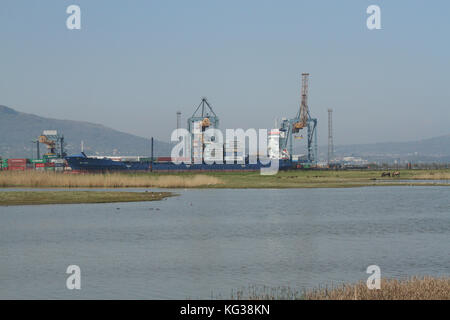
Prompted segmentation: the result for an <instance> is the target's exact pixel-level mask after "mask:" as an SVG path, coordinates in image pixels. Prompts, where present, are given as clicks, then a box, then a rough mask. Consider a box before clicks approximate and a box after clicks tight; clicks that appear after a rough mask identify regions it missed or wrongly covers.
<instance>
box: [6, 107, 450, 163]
mask: <svg viewBox="0 0 450 320" xmlns="http://www.w3.org/2000/svg"><path fill="white" fill-rule="evenodd" d="M43 130H58V132H60V133H62V134H64V137H65V142H66V147H65V149H66V151H67V153H68V154H74V153H79V152H80V149H81V148H80V144H81V141H83V142H84V151H85V152H86V153H87V154H88V155H120V156H131V155H134V156H136V155H139V156H149V155H150V139H148V138H143V137H139V136H135V135H132V134H129V133H125V132H121V131H118V130H114V129H112V128H108V127H105V126H103V125H101V124H95V123H90V122H85V121H72V120H58V119H52V118H45V117H41V116H38V115H34V114H28V113H23V112H19V111H16V110H14V109H12V108H9V107H6V106H0V137H1V139H0V157H3V158H22V157H27V158H30V157H35V154H36V146H35V145H34V144H33V143H32V140H36V139H37V137H38V136H39V135H40V134H41V133H42V131H43ZM41 148H44V146H42V147H41ZM41 150H42V149H41ZM43 151H44V150H42V151H41V154H42V153H43ZM170 152H171V144H169V143H167V142H164V141H159V140H155V141H154V155H155V156H168V155H170ZM334 154H335V156H336V157H337V158H342V157H344V156H353V157H361V158H363V159H366V160H369V161H375V162H393V161H411V162H450V134H449V135H444V136H440V137H435V138H430V139H424V140H420V141H410V142H387V143H373V144H354V145H337V146H335V150H334ZM319 158H320V159H321V160H326V159H327V146H321V147H320V148H319Z"/></svg>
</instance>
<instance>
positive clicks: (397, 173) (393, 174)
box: [392, 171, 400, 177]
mask: <svg viewBox="0 0 450 320" xmlns="http://www.w3.org/2000/svg"><path fill="white" fill-rule="evenodd" d="M392 176H393V177H400V171H395V172H393V173H392Z"/></svg>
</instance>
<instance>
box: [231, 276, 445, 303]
mask: <svg viewBox="0 0 450 320" xmlns="http://www.w3.org/2000/svg"><path fill="white" fill-rule="evenodd" d="M231 298H232V299H237V300H450V278H433V277H423V278H420V277H412V278H409V279H406V280H395V279H382V280H381V289H380V290H369V289H368V288H367V285H366V283H365V282H359V283H356V284H345V285H341V286H337V287H332V288H319V289H314V290H309V291H308V290H307V291H303V292H300V291H297V290H294V289H292V288H289V287H278V288H271V287H256V286H253V287H249V288H247V289H241V290H237V291H234V292H232V294H231Z"/></svg>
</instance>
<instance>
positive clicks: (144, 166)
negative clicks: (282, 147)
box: [66, 152, 291, 172]
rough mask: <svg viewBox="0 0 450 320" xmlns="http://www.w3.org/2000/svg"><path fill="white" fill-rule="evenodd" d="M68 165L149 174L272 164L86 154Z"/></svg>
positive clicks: (256, 167) (288, 164)
mask: <svg viewBox="0 0 450 320" xmlns="http://www.w3.org/2000/svg"><path fill="white" fill-rule="evenodd" d="M66 161H67V165H68V166H69V167H70V168H71V169H72V171H73V172H117V171H128V172H134V171H149V172H172V171H175V172H187V171H257V170H260V169H261V168H267V167H270V164H263V163H261V162H260V161H258V162H257V163H254V164H252V163H248V159H247V161H245V163H223V164H220V163H214V164H206V163H201V164H195V163H193V164H187V163H181V164H176V163H174V162H172V159H171V158H170V157H159V158H155V159H151V158H140V157H136V158H133V159H131V158H128V159H127V158H118V157H88V156H87V155H86V154H85V153H84V152H82V153H80V154H77V155H72V156H67V157H66ZM278 161H279V169H280V170H283V169H288V168H290V167H291V162H290V161H288V160H278Z"/></svg>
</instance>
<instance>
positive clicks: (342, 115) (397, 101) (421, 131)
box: [0, 0, 450, 145]
mask: <svg viewBox="0 0 450 320" xmlns="http://www.w3.org/2000/svg"><path fill="white" fill-rule="evenodd" d="M72 4H75V5H78V6H80V8H81V29H80V30H69V29H67V27H66V19H67V17H68V16H69V15H68V14H67V13H66V8H67V7H68V6H69V5H72ZM372 4H376V5H378V6H379V7H380V8H381V27H382V29H381V30H369V29H368V28H367V26H366V19H367V18H368V16H369V15H368V14H367V13H366V9H367V7H368V6H369V5H372ZM449 12H450V2H449V1H445V0H442V1H439V0H435V1H414V0H409V1H408V0H397V1H386V0H384V1H383V0H371V1H365V0H345V1H331V0H330V1H321V0H318V1H300V0H295V1H286V0H284V1H266V0H246V1H242V0H241V1H235V0H227V1H225V0H220V1H219V0H191V1H181V0H180V1H175V0H167V1H166V0H164V1H163V0H159V1H148V0H142V1H141V0H134V1H124V0H122V1H118V0H116V1H114V0H108V1H106V0H96V1H88V0H70V1H65V0H45V1H37V0H27V1H25V0H2V1H1V2H0V104H1V105H6V106H9V107H12V108H15V109H16V110H18V111H22V112H26V113H34V114H38V115H41V116H46V117H53V118H58V119H69V120H84V121H89V122H94V123H100V124H103V125H106V126H108V127H112V128H115V129H117V130H120V131H124V132H128V133H132V134H136V135H139V136H143V137H151V136H154V137H155V138H158V139H160V140H165V141H169V139H170V133H171V132H172V130H173V129H174V128H175V126H176V111H181V112H182V123H183V124H184V125H185V124H186V121H187V118H188V117H189V116H191V115H192V113H193V112H194V109H195V107H196V106H197V105H198V104H199V103H200V101H201V98H202V97H207V98H208V100H209V102H210V103H211V104H212V106H213V108H214V110H215V112H216V114H217V115H218V116H219V118H220V122H221V125H220V127H221V128H222V129H225V128H244V129H247V128H271V127H273V126H274V122H275V119H276V118H278V119H281V118H283V117H286V118H290V117H293V116H295V114H296V113H297V110H298V108H299V100H300V85H301V81H300V78H301V73H302V72H309V73H310V92H309V107H310V112H311V114H312V116H313V117H315V118H317V119H318V127H319V130H318V139H319V145H323V144H326V142H327V132H328V127H327V123H328V120H327V109H328V108H333V110H334V113H333V114H334V118H333V127H334V142H335V144H336V145H341V144H353V143H373V142H387V141H412V140H419V139H425V138H429V137H433V136H439V135H446V134H450V128H449V125H448V124H449V119H450V90H449V87H448V85H449V83H450V41H449V40H448V38H449V33H450V13H449Z"/></svg>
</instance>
